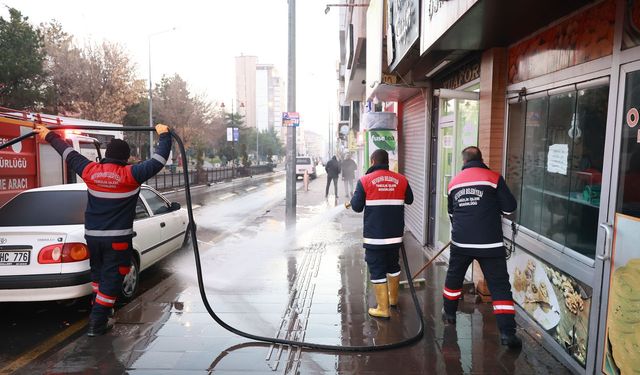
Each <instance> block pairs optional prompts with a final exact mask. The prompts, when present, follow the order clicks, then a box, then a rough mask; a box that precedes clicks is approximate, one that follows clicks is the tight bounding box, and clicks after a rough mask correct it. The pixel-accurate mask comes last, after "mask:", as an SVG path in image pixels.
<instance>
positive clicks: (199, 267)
mask: <svg viewBox="0 0 640 375" xmlns="http://www.w3.org/2000/svg"><path fill="white" fill-rule="evenodd" d="M47 128H48V129H49V130H65V129H69V130H110V131H134V132H140V131H144V132H149V131H155V129H154V128H149V127H131V126H129V127H127V126H125V127H118V126H90V125H52V126H47ZM36 134H37V133H36V132H33V131H32V132H29V133H27V134H24V135H22V136H20V137H17V138H14V139H12V140H10V141H8V142H6V143H4V144H0V150H2V149H3V148H6V147H9V146H11V145H13V144H16V143H18V142H20V141H22V140H24V139H27V138H29V137H32V136H34V135H36ZM170 134H171V136H172V137H173V139H175V140H176V143H177V144H178V148H179V149H180V155H181V156H182V160H183V161H184V165H188V159H187V153H186V150H185V148H184V144H183V143H182V139H180V137H179V136H178V134H176V133H175V132H174V131H173V130H171V131H170ZM183 173H184V182H185V189H184V193H185V199H186V201H187V213H188V216H189V225H188V227H187V230H189V233H190V234H191V243H192V246H193V254H194V256H195V260H196V272H197V275H198V287H199V290H200V296H201V297H202V302H203V303H204V306H205V307H206V309H207V312H208V313H209V315H211V317H212V318H213V320H215V321H216V323H218V324H220V325H221V326H222V327H223V328H225V329H226V330H228V331H229V332H232V333H235V334H236V335H238V336H242V337H246V338H248V339H251V340H255V341H263V342H267V343H272V344H280V345H289V346H299V347H302V348H307V349H313V350H325V351H335V352H373V351H381V350H389V349H397V348H400V347H404V346H408V345H411V344H413V343H414V342H416V341H418V340H420V339H421V338H422V336H423V335H424V321H423V320H422V312H421V309H420V303H419V301H418V296H417V295H416V291H415V288H414V286H413V280H412V277H411V272H410V270H409V262H408V261H407V253H406V251H405V249H404V246H401V248H400V249H401V250H402V260H403V263H404V272H405V274H406V275H407V281H408V285H409V288H410V290H411V297H412V299H413V303H414V306H415V310H416V317H417V318H418V320H419V322H420V329H419V330H418V332H417V333H416V334H415V335H414V336H412V337H410V338H407V339H405V340H402V341H398V342H395V343H390V344H381V345H362V346H348V345H347V346H342V345H327V344H316V343H310V342H306V341H293V340H286V339H281V338H276V337H266V336H258V335H254V334H251V333H247V332H244V331H241V330H239V329H237V328H235V327H233V326H231V325H229V324H227V323H226V322H225V321H224V320H222V319H221V318H220V317H219V316H218V315H217V314H216V313H215V311H214V310H213V308H212V307H211V304H210V303H209V299H208V298H207V294H206V292H205V287H204V280H203V277H202V265H201V263H200V250H199V248H198V238H197V235H196V224H195V220H194V218H193V208H192V204H191V190H190V183H189V175H188V170H187V168H184V169H183Z"/></svg>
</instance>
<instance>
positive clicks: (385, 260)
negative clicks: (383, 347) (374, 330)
mask: <svg viewBox="0 0 640 375" xmlns="http://www.w3.org/2000/svg"><path fill="white" fill-rule="evenodd" d="M371 164H372V167H371V168H369V170H368V171H367V173H366V174H365V175H364V176H362V177H361V178H360V180H359V181H358V184H357V185H356V191H355V192H354V194H353V197H352V198H351V208H352V209H353V210H354V211H355V212H362V211H363V210H364V239H363V242H364V248H365V257H364V259H365V261H366V262H367V266H368V267H369V277H370V278H371V283H372V284H373V288H374V291H375V294H376V302H377V304H378V306H377V307H376V308H370V309H369V315H371V316H374V317H377V318H385V319H388V318H389V306H396V305H397V304H398V286H399V284H400V264H399V262H398V261H399V251H400V246H401V245H402V236H403V235H404V205H405V203H406V204H411V203H412V202H413V193H412V192H411V187H409V182H408V181H407V178H406V177H404V176H403V175H401V174H399V173H395V172H392V171H390V170H389V154H388V153H387V152H386V151H385V150H376V151H374V152H373V154H371Z"/></svg>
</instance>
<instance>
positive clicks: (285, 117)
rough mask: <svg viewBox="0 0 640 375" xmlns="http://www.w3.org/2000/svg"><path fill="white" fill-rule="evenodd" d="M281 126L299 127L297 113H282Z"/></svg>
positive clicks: (298, 115)
mask: <svg viewBox="0 0 640 375" xmlns="http://www.w3.org/2000/svg"><path fill="white" fill-rule="evenodd" d="M282 126H300V114H299V113H298V112H282Z"/></svg>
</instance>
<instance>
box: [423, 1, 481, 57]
mask: <svg viewBox="0 0 640 375" xmlns="http://www.w3.org/2000/svg"><path fill="white" fill-rule="evenodd" d="M477 2H478V0H449V1H445V0H424V1H423V2H422V28H421V31H420V54H424V53H425V52H426V51H427V50H428V49H429V47H431V46H432V45H433V43H435V42H436V41H437V40H438V39H440V37H441V36H442V35H443V34H444V33H445V32H446V31H447V30H448V29H449V28H450V27H451V26H453V24H454V23H456V21H457V20H459V19H460V18H462V16H463V15H464V14H465V13H466V12H467V11H468V10H469V9H470V8H471V7H472V6H473V4H475V3H477Z"/></svg>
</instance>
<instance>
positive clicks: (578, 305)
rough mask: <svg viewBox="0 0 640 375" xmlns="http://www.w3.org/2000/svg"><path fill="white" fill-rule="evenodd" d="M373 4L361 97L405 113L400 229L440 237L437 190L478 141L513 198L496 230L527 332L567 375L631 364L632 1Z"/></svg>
mask: <svg viewBox="0 0 640 375" xmlns="http://www.w3.org/2000/svg"><path fill="white" fill-rule="evenodd" d="M368 4H369V6H368V8H367V9H366V12H367V22H366V24H365V29H366V40H365V44H366V59H365V61H364V62H363V63H364V65H365V69H366V80H365V81H364V85H365V91H366V92H365V94H364V95H363V96H362V97H361V98H360V100H361V101H362V102H363V103H369V104H365V105H364V107H365V108H367V107H371V108H373V109H374V110H388V111H393V112H395V113H396V115H397V117H398V123H399V126H398V128H399V138H400V140H401V141H400V169H401V171H402V172H403V173H404V174H406V175H407V177H408V178H409V181H410V183H411V185H412V188H413V189H414V193H416V202H415V203H414V205H412V206H410V207H408V209H407V211H406V222H407V228H408V230H409V231H410V232H411V234H412V235H413V236H414V237H416V239H417V240H418V241H420V242H421V243H423V244H425V245H432V246H436V247H437V246H441V245H443V244H445V243H446V242H448V241H449V238H450V224H449V218H448V215H447V214H446V193H447V189H446V187H447V185H448V182H449V180H450V179H451V178H452V176H454V175H455V174H456V173H458V172H459V171H460V168H461V166H462V165H461V164H462V162H461V160H460V159H461V158H460V151H461V150H462V149H463V148H464V147H466V146H469V145H478V146H479V147H480V148H481V149H482V151H483V154H484V159H485V162H486V164H487V165H488V166H489V167H490V168H491V169H493V170H496V171H499V172H501V173H502V174H503V175H504V177H505V179H506V181H507V184H508V185H509V187H510V189H511V190H512V192H513V193H514V195H515V196H516V198H517V200H518V203H519V209H518V212H517V213H516V214H515V215H514V216H512V217H505V218H503V227H504V235H505V243H506V244H507V245H508V247H513V248H515V253H513V254H512V255H511V257H510V258H509V261H508V267H509V272H510V277H511V283H512V287H513V293H514V300H515V301H516V303H517V305H518V312H519V315H520V316H521V317H523V319H524V320H525V323H526V328H527V331H528V332H531V333H534V336H535V337H538V338H539V340H541V341H542V342H543V343H544V344H545V346H546V347H547V348H548V349H549V350H550V351H551V352H552V353H554V355H556V356H557V357H558V358H559V359H561V360H562V361H563V362H565V363H566V364H567V366H569V367H570V368H571V369H572V370H573V371H574V372H576V373H580V374H593V373H597V374H625V373H632V372H633V371H637V368H638V366H639V364H640V352H639V351H638V350H637V347H638V345H640V339H638V337H640V314H639V313H638V310H637V306H638V299H637V297H636V296H637V295H640V283H639V282H638V281H640V247H638V245H637V243H639V241H640V208H639V207H640V193H639V192H640V180H638V179H636V176H637V175H638V171H640V157H639V155H640V131H639V130H638V129H640V127H638V126H637V125H638V122H640V1H638V0H601V1H572V0H569V1H561V2H558V1H546V0H538V1H528V0H523V1H517V2H497V1H489V0H449V1H442V0H423V1H418V0H414V1H406V0H404V1H400V0H386V1H385V0H372V1H370V2H369V3H368ZM350 11H351V12H357V11H358V10H356V9H351V10H350ZM345 19H347V18H345ZM355 27H356V24H354V22H350V26H349V27H347V29H349V28H355ZM354 34H357V33H356V32H355V31H354ZM360 34H361V33H360ZM360 34H358V35H360ZM347 35H348V33H345V34H344V35H343V36H344V42H343V43H344V44H345V45H356V41H355V39H354V38H348V37H347ZM352 66H353V65H352ZM346 72H347V71H346V70H345V77H347V76H348V75H347V73H346ZM350 76H352V77H355V75H354V74H351V75H350ZM350 83H351V82H350V81H348V80H347V79H346V78H345V86H346V87H345V88H344V92H345V93H349V92H356V90H355V88H357V87H355V88H354V89H351V90H350V88H349V84H350ZM356 86H357V85H356ZM376 103H380V104H378V105H376ZM356 137H357V136H356ZM512 224H513V225H512ZM512 228H514V229H515V230H516V231H515V233H514V232H513V231H512ZM473 278H474V279H476V280H477V279H479V278H481V275H480V274H479V273H478V272H477V271H474V275H473ZM634 348H635V349H634ZM478 355H484V354H483V353H478Z"/></svg>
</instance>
